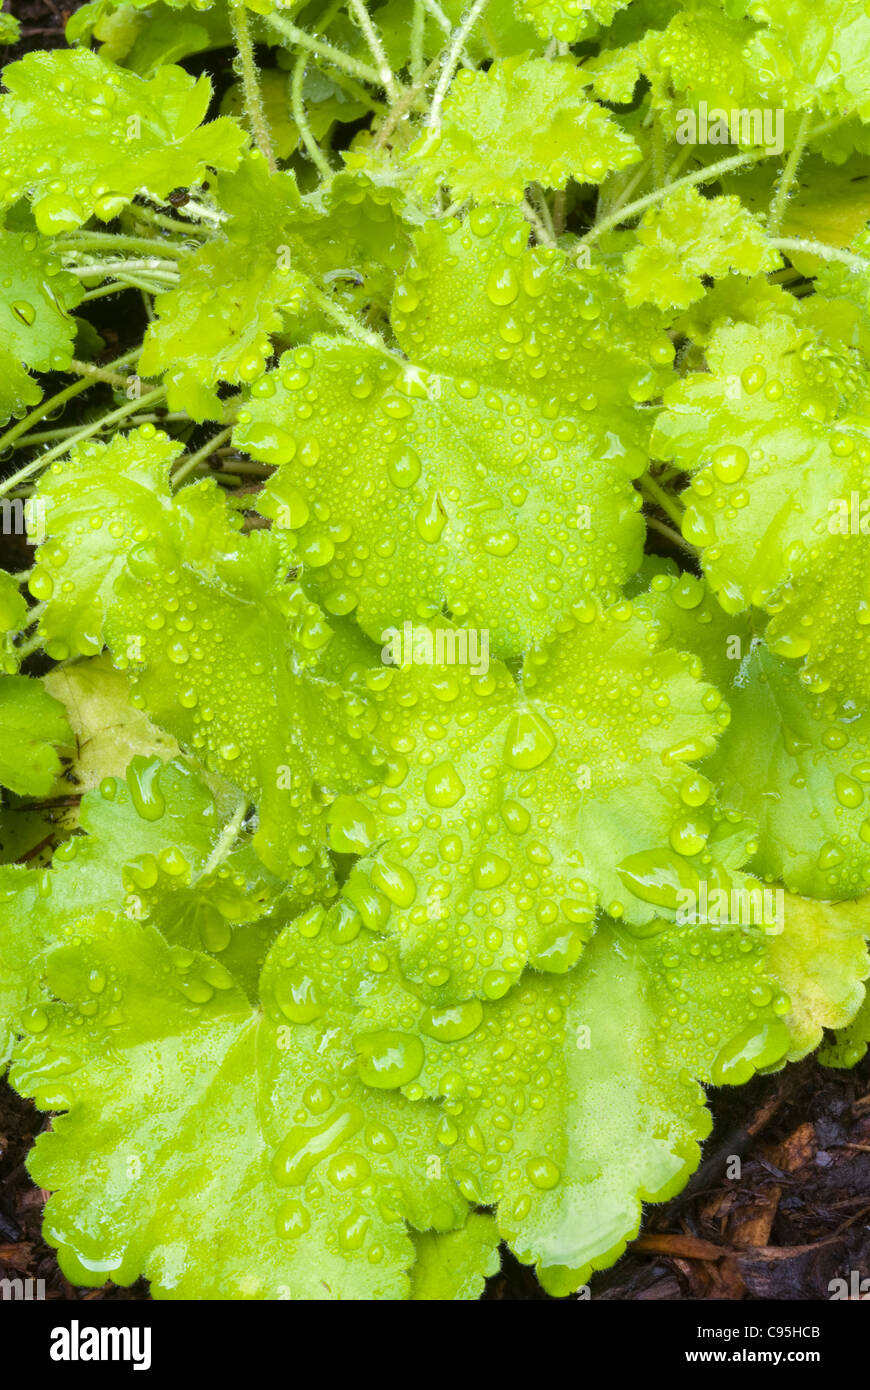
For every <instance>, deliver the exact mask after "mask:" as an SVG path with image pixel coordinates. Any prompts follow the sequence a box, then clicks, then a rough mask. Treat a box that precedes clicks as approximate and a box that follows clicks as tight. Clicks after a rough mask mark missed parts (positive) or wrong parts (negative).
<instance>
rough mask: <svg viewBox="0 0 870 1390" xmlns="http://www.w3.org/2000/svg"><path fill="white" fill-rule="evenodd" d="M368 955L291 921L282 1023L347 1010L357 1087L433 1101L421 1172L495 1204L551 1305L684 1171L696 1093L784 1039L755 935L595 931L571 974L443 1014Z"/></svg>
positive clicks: (693, 1153) (381, 949)
mask: <svg viewBox="0 0 870 1390" xmlns="http://www.w3.org/2000/svg"><path fill="white" fill-rule="evenodd" d="M355 926H356V933H355V932H354V927H355ZM292 939H293V938H289V940H288V947H289V944H290V940H292ZM370 942H371V937H370V934H369V933H367V932H365V931H362V932H360V931H359V926H358V924H355V923H354V922H353V920H352V919H349V918H348V915H347V913H346V912H343V911H342V910H341V909H339V910H337V911H335V912H333V913H332V914H330V915H329V916H328V917H327V918H326V919H325V921H316V922H315V921H314V920H311V919H309V920H305V921H303V922H300V924H299V935H298V936H297V937H296V938H295V947H296V954H295V958H294V961H293V968H292V970H291V972H290V974H289V975H288V980H287V983H288V986H290V988H289V989H288V992H287V993H286V995H285V1008H286V1012H287V1016H288V1017H290V1018H291V1019H294V1020H296V1026H297V1027H298V1026H299V1025H300V1024H302V1025H303V1026H304V1025H305V1019H306V1018H307V1017H310V1016H311V1014H313V1013H316V1011H317V1010H318V1009H321V1010H322V1009H323V1008H324V1007H325V1000H326V999H332V1000H336V999H341V998H342V997H347V998H351V997H354V998H355V999H356V1001H357V1004H358V1012H357V1013H356V1015H355V1017H354V1018H353V1022H352V1028H353V1037H354V1046H355V1050H356V1054H357V1057H358V1063H357V1066H358V1070H359V1074H360V1076H361V1077H362V1078H363V1079H364V1080H365V1081H366V1082H367V1084H368V1085H369V1087H372V1088H375V1089H378V1090H383V1091H384V1092H385V1093H386V1094H392V1093H394V1092H395V1091H397V1090H402V1091H403V1092H404V1094H405V1095H406V1096H407V1097H408V1098H409V1099H410V1100H412V1101H413V1102H414V1103H415V1104H420V1103H422V1102H423V1101H424V1098H425V1097H426V1096H437V1097H440V1099H441V1102H442V1110H441V1118H440V1121H439V1123H438V1128H437V1132H436V1133H437V1145H436V1148H435V1150H434V1151H433V1155H434V1156H435V1157H436V1158H438V1157H439V1156H440V1163H439V1164H438V1166H436V1165H435V1164H434V1163H433V1164H432V1171H434V1172H436V1173H437V1172H442V1173H445V1174H450V1175H452V1176H453V1177H454V1178H455V1180H456V1182H457V1184H458V1186H459V1188H460V1190H461V1192H462V1193H463V1195H464V1196H465V1197H466V1198H467V1199H468V1201H470V1202H472V1203H474V1204H481V1203H482V1204H485V1205H492V1206H496V1207H497V1220H498V1227H499V1231H500V1233H501V1235H502V1238H504V1239H506V1240H507V1241H508V1243H509V1244H510V1246H511V1248H512V1249H513V1250H514V1252H515V1254H516V1255H517V1257H518V1258H519V1259H520V1260H522V1261H523V1262H524V1263H536V1264H537V1265H538V1272H539V1276H540V1278H541V1280H542V1282H543V1283H544V1286H545V1288H547V1290H548V1291H549V1292H551V1293H554V1294H557V1295H562V1294H566V1293H568V1292H570V1291H572V1290H573V1289H576V1288H577V1287H579V1286H580V1285H581V1284H582V1283H583V1282H584V1281H585V1279H586V1278H587V1277H588V1274H589V1273H590V1271H591V1270H592V1269H598V1268H604V1267H605V1266H606V1265H608V1264H611V1263H612V1262H613V1260H614V1259H616V1258H617V1257H618V1255H619V1254H620V1253H621V1251H622V1249H623V1248H624V1245H625V1242H626V1241H627V1240H629V1239H631V1238H632V1237H633V1236H634V1235H635V1234H636V1231H637V1228H638V1224H639V1221H640V1209H641V1202H642V1201H665V1200H667V1199H668V1198H669V1197H670V1196H672V1195H673V1194H674V1193H675V1192H677V1191H679V1189H680V1187H681V1186H682V1184H683V1183H684V1181H685V1179H686V1177H687V1176H688V1174H689V1173H690V1172H691V1171H692V1170H693V1169H694V1167H695V1166H696V1165H697V1163H698V1161H699V1158H700V1150H699V1144H700V1142H701V1141H702V1140H703V1139H704V1138H706V1136H707V1134H708V1133H709V1130H710V1116H709V1114H708V1112H707V1111H706V1109H705V1108H704V1093H703V1091H702V1089H701V1086H700V1085H699V1084H698V1082H699V1081H700V1082H703V1083H707V1084H709V1083H711V1082H712V1083H714V1084H717V1085H724V1084H737V1083H740V1082H743V1081H746V1080H748V1079H749V1077H750V1076H751V1075H752V1074H753V1072H754V1071H755V1070H756V1069H757V1068H760V1067H765V1066H772V1065H776V1064H777V1063H779V1062H780V1061H781V1060H782V1058H783V1056H784V1055H785V1053H786V1052H787V1050H788V1048H789V1044H790V1034H789V1030H788V1028H787V1027H786V1025H785V1024H784V1023H783V1021H782V1015H783V1014H784V1013H785V1012H787V1010H788V1001H787V1000H786V999H785V997H784V996H783V995H782V994H781V993H780V992H777V991H776V989H775V987H774V986H773V985H772V984H771V983H770V982H769V981H768V979H767V974H766V955H765V949H764V938H763V937H762V936H760V935H758V934H756V933H753V932H743V931H741V930H739V929H733V928H727V929H716V930H715V931H714V932H713V933H711V931H710V928H709V927H707V926H706V925H705V926H700V927H695V928H684V927H675V926H673V925H667V924H664V923H659V924H658V931H657V932H656V933H655V934H654V935H652V936H648V937H647V938H646V939H645V940H637V939H634V938H633V937H632V936H630V935H628V934H627V933H625V932H624V931H622V930H620V929H619V928H616V927H613V926H612V925H610V924H607V923H603V924H602V925H601V926H600V927H599V929H598V931H597V932H596V934H595V936H594V938H593V940H592V942H591V943H590V945H589V947H588V948H587V950H586V952H585V953H584V955H583V958H582V960H581V962H580V964H579V965H578V967H577V968H576V969H575V970H572V971H571V972H570V973H569V974H567V975H564V976H560V977H553V976H546V975H537V974H534V973H531V972H530V973H527V974H526V975H525V976H524V977H523V979H522V980H521V981H520V982H519V983H518V984H517V985H516V986H515V987H514V988H513V989H512V990H511V991H510V992H509V993H508V994H507V995H506V996H505V997H504V998H503V999H501V1000H498V1001H496V1002H487V1003H483V1004H481V1003H480V1002H478V1001H472V1003H471V1004H469V1005H465V1006H462V1007H459V1008H453V1009H441V1010H433V1009H431V1008H426V1007H423V1006H422V1002H421V1000H420V999H419V998H418V997H417V995H416V993H415V992H412V991H411V989H410V988H409V987H408V986H407V985H405V986H404V987H403V984H402V981H401V979H400V977H399V976H398V974H397V973H396V972H395V963H394V950H393V948H391V947H390V944H389V942H388V940H386V939H384V940H382V941H380V942H377V943H376V945H375V946H372V945H371V944H370ZM288 964H289V960H288ZM291 982H292V983H291Z"/></svg>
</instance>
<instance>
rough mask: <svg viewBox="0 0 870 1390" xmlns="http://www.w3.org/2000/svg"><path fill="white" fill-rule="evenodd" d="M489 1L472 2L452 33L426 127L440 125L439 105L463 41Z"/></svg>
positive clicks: (458, 57) (453, 70)
mask: <svg viewBox="0 0 870 1390" xmlns="http://www.w3.org/2000/svg"><path fill="white" fill-rule="evenodd" d="M488 3H489V0H473V4H471V5H470V6H469V8H468V10H467V11H466V13H465V15H464V17H463V19H462V22H461V23H460V25H459V27H458V28H457V29H456V31H455V32H454V35H453V38H452V39H451V41H450V44H449V45H448V47H447V49H446V51H445V54H444V61H443V63H442V65H441V75H440V77H439V78H438V84H437V86H436V88H435V95H434V96H433V98H432V105H431V106H430V108H429V115H428V116H427V118H426V124H427V125H428V126H433V127H435V126H438V125H440V123H441V105H442V102H443V101H444V98H445V97H446V95H447V89H448V87H449V86H450V83H451V82H452V81H453V74H454V73H455V71H456V69H457V67H458V66H459V63H460V61H461V59H462V55H463V52H464V51H465V41H466V39H467V38H468V35H469V34H470V33H471V31H472V29H473V28H474V26H475V24H476V23H477V21H478V19H479V18H480V16H481V15H482V14H483V12H484V10H485V9H486V7H487V4H488Z"/></svg>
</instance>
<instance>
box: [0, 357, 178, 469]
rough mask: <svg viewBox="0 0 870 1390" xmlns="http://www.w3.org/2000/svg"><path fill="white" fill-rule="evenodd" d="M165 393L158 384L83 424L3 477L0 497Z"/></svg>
mask: <svg viewBox="0 0 870 1390" xmlns="http://www.w3.org/2000/svg"><path fill="white" fill-rule="evenodd" d="M87 385H88V386H90V385H92V382H91V381H90V380H88V381H87ZM165 395H166V390H165V388H164V387H162V386H158V387H156V388H155V390H153V391H149V392H148V394H147V395H145V396H143V397H142V399H141V400H138V401H128V402H127V404H126V405H122V406H119V407H118V409H117V410H113V411H111V412H110V413H109V414H108V415H103V416H102V417H101V418H100V419H99V420H95V421H93V422H92V423H91V424H90V425H85V426H84V427H83V428H82V429H80V430H78V431H77V432H76V433H75V434H74V435H71V436H70V438H69V439H65V440H64V441H63V442H62V443H61V444H56V445H55V447H54V448H53V449H49V450H48V451H47V452H46V453H44V454H40V455H39V458H36V459H32V460H31V462H30V463H26V464H25V465H24V467H23V468H19V469H18V472H17V473H13V474H12V476H11V477H9V478H4V479H3V481H2V482H0V497H5V496H6V495H7V494H8V493H10V492H12V491H13V489H14V488H16V487H17V486H18V484H19V483H21V482H24V481H25V479H27V478H32V477H33V475H34V474H35V473H39V472H42V471H43V470H44V469H45V468H46V466H47V465H48V464H49V463H52V462H53V461H54V459H56V458H60V456H61V455H62V454H65V453H67V452H68V450H70V449H71V448H72V447H73V445H74V444H78V443H80V442H81V441H83V440H85V439H90V438H91V435H94V434H98V433H99V432H100V430H102V429H105V427H106V425H114V424H116V423H117V422H118V421H119V420H124V419H126V417H127V416H128V415H134V414H135V413H136V411H138V410H140V409H141V408H142V407H143V406H148V405H154V404H156V402H157V401H159V400H162V398H163V397H164V396H165ZM2 447H3V439H0V448H2Z"/></svg>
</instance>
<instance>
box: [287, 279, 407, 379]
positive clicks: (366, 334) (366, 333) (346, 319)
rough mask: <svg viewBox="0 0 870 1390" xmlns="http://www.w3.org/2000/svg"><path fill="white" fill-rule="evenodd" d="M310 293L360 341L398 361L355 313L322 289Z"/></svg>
mask: <svg viewBox="0 0 870 1390" xmlns="http://www.w3.org/2000/svg"><path fill="white" fill-rule="evenodd" d="M309 295H310V298H311V300H312V301H313V303H315V304H316V305H317V306H318V308H320V309H322V310H323V312H324V314H326V315H327V316H328V317H329V318H331V319H332V320H333V322H334V323H337V324H338V325H339V326H340V327H341V328H343V329H344V331H345V332H346V333H348V334H349V335H350V336H351V337H352V338H355V339H356V340H357V342H358V343H365V345H366V347H370V348H374V349H375V351H376V352H381V353H383V355H384V356H385V357H389V359H390V361H391V362H398V361H399V359H398V358H397V356H396V354H395V353H394V352H391V351H390V349H389V348H388V347H387V345H386V343H385V342H384V340H383V338H382V337H381V336H380V334H378V333H373V332H372V331H371V329H369V328H365V327H364V326H363V324H361V323H360V322H359V320H358V319H356V318H354V316H353V314H349V313H348V312H347V310H346V309H342V307H341V305H339V304H336V302H335V300H334V299H330V297H329V295H327V294H324V293H323V291H322V290H310V291H309Z"/></svg>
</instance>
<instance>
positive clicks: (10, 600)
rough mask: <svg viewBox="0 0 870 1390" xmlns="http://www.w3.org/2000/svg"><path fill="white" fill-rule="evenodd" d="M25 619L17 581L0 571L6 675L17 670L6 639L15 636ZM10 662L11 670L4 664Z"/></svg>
mask: <svg viewBox="0 0 870 1390" xmlns="http://www.w3.org/2000/svg"><path fill="white" fill-rule="evenodd" d="M26 618H27V603H26V601H25V599H24V596H23V594H22V593H21V589H20V588H19V584H18V580H17V579H16V578H15V576H14V574H9V573H8V571H6V570H0V633H2V635H3V638H4V643H5V650H6V655H5V658H4V665H3V669H4V670H5V671H6V674H7V675H10V676H13V675H14V674H15V672H16V671H17V669H18V663H17V661H16V660H15V657H14V654H13V650H12V646H11V643H8V641H6V639H8V638H9V637H10V636H15V635H16V634H17V633H19V632H20V631H21V629H22V628H23V627H24V626H25V620H26ZM10 660H11V669H10V667H9V666H7V665H6V664H5V662H6V661H10Z"/></svg>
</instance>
